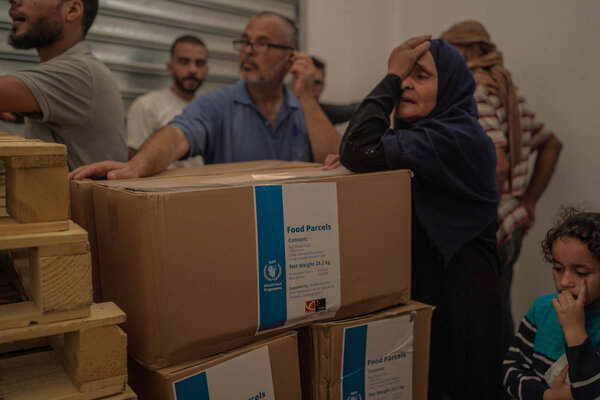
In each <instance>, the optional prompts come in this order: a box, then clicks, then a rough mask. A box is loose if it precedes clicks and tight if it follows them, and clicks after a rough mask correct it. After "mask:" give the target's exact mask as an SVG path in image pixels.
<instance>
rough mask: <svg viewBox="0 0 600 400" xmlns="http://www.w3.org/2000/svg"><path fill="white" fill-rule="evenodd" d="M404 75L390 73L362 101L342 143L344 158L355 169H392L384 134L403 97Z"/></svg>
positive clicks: (342, 155)
mask: <svg viewBox="0 0 600 400" xmlns="http://www.w3.org/2000/svg"><path fill="white" fill-rule="evenodd" d="M401 83H402V79H401V78H400V77H399V76H397V75H387V76H386V77H385V78H383V80H382V81H381V82H379V84H378V85H377V86H376V87H375V89H373V91H371V93H369V95H368V96H367V97H366V98H365V99H364V100H363V101H362V103H360V106H359V107H358V109H357V110H356V112H355V113H354V115H353V116H352V119H351V120H350V125H349V126H348V129H346V133H344V137H343V138H342V143H341V145H340V160H341V162H342V164H344V166H345V167H346V168H348V169H349V170H351V171H354V172H371V171H381V170H385V169H388V166H387V165H386V162H385V154H384V151H383V145H382V144H381V137H382V136H383V134H384V133H385V131H386V130H387V129H388V128H389V127H390V114H391V112H392V111H393V110H394V105H395V104H396V99H398V97H400V93H401V88H400V84H401Z"/></svg>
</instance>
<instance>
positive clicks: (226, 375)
mask: <svg viewBox="0 0 600 400" xmlns="http://www.w3.org/2000/svg"><path fill="white" fill-rule="evenodd" d="M274 393H275V392H274V390H273V377H272V375H271V362H270V360H269V348H268V347H267V346H263V347H261V348H259V349H256V350H253V351H251V352H249V353H246V354H242V355H241V356H239V357H235V358H232V359H231V360H228V361H225V362H223V363H221V364H218V365H215V366H213V367H210V368H207V369H206V370H204V371H202V372H198V373H196V374H194V375H191V376H188V377H187V378H183V379H180V380H178V381H175V382H173V394H174V397H175V400H231V399H239V400H273V399H275V394H274Z"/></svg>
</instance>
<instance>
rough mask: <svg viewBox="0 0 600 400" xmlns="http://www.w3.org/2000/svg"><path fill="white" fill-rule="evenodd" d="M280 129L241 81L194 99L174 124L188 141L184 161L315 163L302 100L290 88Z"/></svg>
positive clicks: (285, 87) (280, 114)
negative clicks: (198, 156)
mask: <svg viewBox="0 0 600 400" xmlns="http://www.w3.org/2000/svg"><path fill="white" fill-rule="evenodd" d="M283 91H284V100H283V105H282V107H281V109H280V110H279V113H278V114H277V118H276V120H275V125H271V124H270V123H269V121H268V120H267V118H266V117H265V116H264V115H263V114H262V112H260V110H259V109H258V107H257V106H256V105H255V104H254V103H253V102H252V99H251V98H250V95H249V94H248V91H247V90H246V85H245V84H244V82H243V81H239V82H237V83H235V84H233V85H230V86H226V87H224V88H221V89H218V90H214V91H212V92H209V93H207V94H205V95H203V96H199V97H197V98H196V99H194V100H193V101H192V102H191V103H190V104H189V105H188V106H187V107H186V108H185V109H184V110H183V113H182V114H180V115H178V116H176V117H175V118H174V119H173V121H171V122H170V124H172V125H176V126H177V127H179V128H180V129H181V130H182V132H183V134H184V135H185V136H186V138H187V139H188V142H189V144H190V151H189V153H188V154H187V155H186V156H185V157H184V158H187V157H191V156H195V155H201V156H203V157H204V162H205V163H207V164H213V163H229V162H237V161H253V160H287V161H312V152H311V148H310V142H309V140H308V131H307V129H306V124H305V122H304V115H303V114H302V109H301V108H300V104H299V102H298V99H297V98H296V96H294V94H293V93H292V91H291V90H290V88H289V87H287V86H285V85H284V88H283Z"/></svg>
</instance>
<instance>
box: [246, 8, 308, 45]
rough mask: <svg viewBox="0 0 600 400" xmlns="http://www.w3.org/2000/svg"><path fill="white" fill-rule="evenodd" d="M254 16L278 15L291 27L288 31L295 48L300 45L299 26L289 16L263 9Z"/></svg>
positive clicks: (289, 39) (290, 41) (289, 38)
mask: <svg viewBox="0 0 600 400" xmlns="http://www.w3.org/2000/svg"><path fill="white" fill-rule="evenodd" d="M254 16H255V17H268V16H275V17H278V18H279V19H281V20H282V21H283V22H284V23H285V25H286V26H287V27H288V28H289V32H288V41H289V43H290V44H291V45H292V46H293V47H294V49H297V48H298V46H299V39H298V36H299V35H298V27H297V26H296V23H295V22H294V21H292V20H291V19H289V18H288V17H284V16H283V15H281V14H278V13H276V12H273V11H263V12H260V13H258V14H256V15H254Z"/></svg>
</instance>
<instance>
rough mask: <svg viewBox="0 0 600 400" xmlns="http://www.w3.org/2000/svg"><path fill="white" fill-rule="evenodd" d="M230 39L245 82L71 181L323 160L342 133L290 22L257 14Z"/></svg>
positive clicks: (194, 105)
mask: <svg viewBox="0 0 600 400" xmlns="http://www.w3.org/2000/svg"><path fill="white" fill-rule="evenodd" d="M233 44H234V48H235V49H236V50H238V51H239V72H240V76H241V78H242V80H241V81H240V82H238V83H236V84H234V85H231V86H227V87H224V88H222V89H219V90H215V91H213V92H210V93H207V94H206V95H203V96H200V97H198V98H196V99H195V100H194V101H192V102H191V103H190V105H189V106H188V107H186V108H185V110H184V111H183V113H182V114H180V115H178V116H177V117H175V119H174V120H173V121H171V123H169V124H168V125H167V126H166V127H163V128H161V129H160V130H158V131H157V132H156V133H155V134H154V135H152V136H151V137H150V138H149V139H148V140H147V141H146V142H145V143H144V144H143V145H142V147H141V149H140V150H139V152H138V153H137V154H136V155H135V156H134V157H133V158H132V159H131V160H129V161H128V162H127V163H117V162H112V161H106V162H102V163H97V164H92V165H88V166H86V167H82V168H80V169H78V170H75V171H73V172H72V173H71V174H70V177H71V179H82V178H85V177H95V178H104V177H107V178H109V179H122V178H134V177H139V176H147V175H152V174H155V173H157V172H160V171H162V170H163V169H165V168H166V167H167V166H168V165H169V164H170V163H171V162H173V161H175V160H178V159H180V158H187V157H189V156H194V155H202V156H203V157H204V161H205V162H206V163H226V162H236V161H249V160H261V159H279V160H294V161H316V162H323V161H325V158H326V157H327V156H328V155H330V154H332V153H337V152H338V149H339V143H340V136H339V135H338V133H337V132H336V130H335V129H334V127H333V125H331V123H330V122H329V121H328V120H327V117H326V116H325V114H324V113H323V111H322V110H321V108H320V107H319V104H318V103H317V101H316V100H315V99H314V97H313V95H312V86H313V81H314V66H313V64H312V61H311V60H310V57H308V56H307V55H305V54H302V53H300V52H298V51H297V50H296V48H297V47H298V31H297V28H296V26H295V24H294V23H293V21H291V20H289V19H288V18H285V17H283V16H281V15H279V14H276V13H272V12H263V13H260V14H257V15H255V16H254V17H252V19H251V20H250V21H249V22H248V25H247V26H246V29H245V31H244V34H243V36H242V37H241V38H240V39H239V40H235V41H234V42H233ZM288 72H291V73H292V75H293V76H294V78H293V80H292V83H291V88H290V87H288V86H286V85H284V84H283V80H284V78H285V76H286V74H287V73H288Z"/></svg>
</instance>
